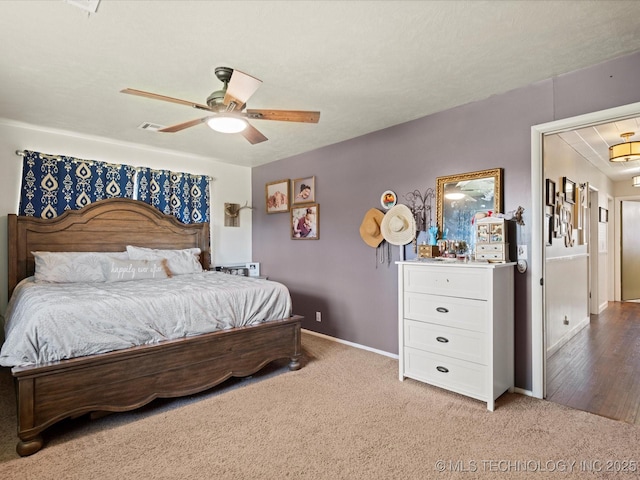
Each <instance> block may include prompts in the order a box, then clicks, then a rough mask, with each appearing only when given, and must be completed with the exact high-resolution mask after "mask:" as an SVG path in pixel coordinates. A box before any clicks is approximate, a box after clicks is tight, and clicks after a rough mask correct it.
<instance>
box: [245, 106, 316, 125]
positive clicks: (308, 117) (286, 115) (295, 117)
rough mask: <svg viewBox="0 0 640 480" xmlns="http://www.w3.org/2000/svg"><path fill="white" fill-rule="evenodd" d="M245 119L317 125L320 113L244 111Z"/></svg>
mask: <svg viewBox="0 0 640 480" xmlns="http://www.w3.org/2000/svg"><path fill="white" fill-rule="evenodd" d="M246 115H247V118H251V119H253V120H278V121H280V122H304V123H318V121H319V120H320V112H306V111H303V110H255V109H247V110H246Z"/></svg>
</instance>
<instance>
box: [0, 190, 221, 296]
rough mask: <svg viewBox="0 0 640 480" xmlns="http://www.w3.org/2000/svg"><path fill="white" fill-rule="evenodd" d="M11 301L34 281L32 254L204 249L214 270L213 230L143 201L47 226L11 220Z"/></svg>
mask: <svg viewBox="0 0 640 480" xmlns="http://www.w3.org/2000/svg"><path fill="white" fill-rule="evenodd" d="M8 221H9V225H8V241H9V259H8V260H9V279H8V280H9V298H10V297H11V294H12V293H13V289H14V288H15V286H16V285H17V284H18V282H20V281H21V280H22V279H24V278H26V277H29V276H31V275H33V273H34V269H35V262H34V259H33V255H32V254H31V252H36V251H47V252H122V251H124V250H125V249H126V247H127V245H136V246H141V247H148V248H163V249H180V248H192V247H199V248H200V249H201V250H202V255H201V256H200V261H201V262H202V266H203V268H209V263H210V252H209V224H208V223H196V224H189V225H187V224H184V223H181V222H180V221H178V220H177V219H176V218H175V217H172V216H170V215H165V214H163V213H162V212H160V211H159V210H158V209H157V208H155V207H152V206H151V205H148V204H146V203H143V202H141V201H139V200H129V199H125V198H110V199H107V200H100V201H98V202H94V203H92V204H90V205H88V206H86V207H84V208H83V209H81V210H68V211H66V212H65V213H63V214H62V215H60V216H59V217H56V218H54V219H51V220H45V219H41V218H35V217H22V216H17V215H13V214H10V215H9V216H8Z"/></svg>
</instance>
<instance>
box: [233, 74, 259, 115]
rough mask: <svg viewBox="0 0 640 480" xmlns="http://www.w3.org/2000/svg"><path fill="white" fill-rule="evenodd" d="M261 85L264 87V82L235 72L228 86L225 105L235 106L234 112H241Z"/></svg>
mask: <svg viewBox="0 0 640 480" xmlns="http://www.w3.org/2000/svg"><path fill="white" fill-rule="evenodd" d="M260 85H262V80H259V79H257V78H255V77H252V76H251V75H247V74H246V73H244V72H241V71H240V70H234V71H233V73H232V74H231V79H230V80H229V85H227V92H226V93H225V95H224V104H225V105H227V106H230V105H232V104H235V105H234V110H236V111H239V110H241V109H242V106H243V105H244V104H245V103H247V100H249V97H251V95H253V94H254V93H255V92H256V90H258V87H260Z"/></svg>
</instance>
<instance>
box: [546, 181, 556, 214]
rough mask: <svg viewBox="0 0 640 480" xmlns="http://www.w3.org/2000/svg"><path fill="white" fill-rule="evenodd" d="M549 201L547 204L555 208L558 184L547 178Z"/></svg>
mask: <svg viewBox="0 0 640 480" xmlns="http://www.w3.org/2000/svg"><path fill="white" fill-rule="evenodd" d="M546 193H547V201H546V204H547V205H549V206H550V207H553V206H554V205H555V204H556V182H554V181H553V180H551V179H550V178H547V192H546Z"/></svg>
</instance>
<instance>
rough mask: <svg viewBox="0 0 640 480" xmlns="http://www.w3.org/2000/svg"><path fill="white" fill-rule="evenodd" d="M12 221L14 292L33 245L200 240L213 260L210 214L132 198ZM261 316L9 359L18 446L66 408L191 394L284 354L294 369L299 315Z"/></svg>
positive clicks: (131, 405) (188, 244)
mask: <svg viewBox="0 0 640 480" xmlns="http://www.w3.org/2000/svg"><path fill="white" fill-rule="evenodd" d="M8 222H9V223H8V241H9V249H8V253H9V256H8V257H9V258H8V259H9V275H8V287H9V296H10V297H11V295H12V293H13V292H14V289H16V286H18V284H21V282H22V283H25V282H28V281H29V280H30V277H32V276H33V275H34V270H35V260H34V256H33V254H32V253H31V252H39V251H52V252H123V251H125V250H126V247H127V245H138V246H142V247H147V248H150V249H172V250H178V249H189V248H199V249H200V250H201V252H202V254H201V255H200V261H201V263H202V267H203V269H204V270H205V271H206V270H208V267H209V263H210V260H209V257H210V255H209V225H208V224H206V223H202V224H191V225H186V224H182V223H180V222H179V221H177V220H176V219H175V218H174V217H170V216H167V215H164V214H162V213H161V212H160V211H158V210H157V209H155V208H154V207H151V206H149V205H147V204H144V203H142V202H139V201H136V200H128V199H120V198H118V199H108V200H102V201H99V202H95V203H93V204H90V205H89V206H87V207H85V208H83V209H82V210H77V211H68V212H66V213H64V214H63V215H61V216H60V217H58V218H56V219H53V220H42V219H37V218H33V217H21V216H16V215H9V217H8ZM207 273H208V272H207ZM207 273H203V274H202V275H206V274H207ZM217 275H226V274H220V273H218V274H217ZM229 277H231V276H229ZM25 279H26V280H25ZM263 281H264V280H263ZM264 282H266V281H264ZM123 283H124V282H123ZM131 283H133V282H131ZM271 283H275V282H271ZM21 287H22V284H21ZM267 320H268V321H264V322H261V323H257V324H250V325H242V326H236V327H233V328H226V329H224V330H218V331H214V332H210V333H201V334H198V335H194V336H187V337H181V338H174V339H169V340H164V341H160V342H157V343H150V344H144V345H138V346H132V347H128V348H124V349H120V350H115V351H108V352H105V353H98V354H94V355H85V356H81V357H76V358H67V359H62V360H56V361H50V362H44V363H43V362H39V363H37V364H35V365H17V366H14V367H12V369H11V371H12V374H13V377H14V379H15V384H16V399H17V416H18V437H19V442H18V444H17V447H16V451H17V452H18V454H19V455H21V456H26V455H31V454H33V453H36V452H37V451H38V450H40V449H41V448H42V446H43V443H44V441H43V436H42V433H43V431H44V430H45V429H47V428H48V427H50V426H51V425H53V424H55V423H56V422H59V421H60V420H63V419H65V418H68V417H77V416H80V415H83V414H86V413H93V412H121V411H127V410H132V409H135V408H138V407H141V406H143V405H145V404H147V403H149V402H150V401H152V400H154V399H155V398H169V397H180V396H185V395H190V394H194V393H197V392H200V391H203V390H205V389H209V388H211V387H213V386H215V385H217V384H219V383H221V382H223V381H224V380H226V379H228V378H230V377H232V376H235V377H243V376H248V375H251V374H253V373H255V372H257V371H258V370H260V369H261V368H263V367H264V366H266V365H267V364H269V363H270V362H272V361H274V360H278V359H282V358H286V359H288V360H289V364H288V366H289V369H290V370H297V369H299V368H300V366H301V365H300V356H301V343H300V328H301V321H302V317H301V316H297V315H291V313H290V312H289V316H284V317H283V318H276V319H267Z"/></svg>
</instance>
